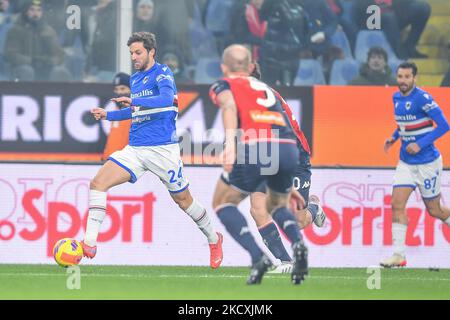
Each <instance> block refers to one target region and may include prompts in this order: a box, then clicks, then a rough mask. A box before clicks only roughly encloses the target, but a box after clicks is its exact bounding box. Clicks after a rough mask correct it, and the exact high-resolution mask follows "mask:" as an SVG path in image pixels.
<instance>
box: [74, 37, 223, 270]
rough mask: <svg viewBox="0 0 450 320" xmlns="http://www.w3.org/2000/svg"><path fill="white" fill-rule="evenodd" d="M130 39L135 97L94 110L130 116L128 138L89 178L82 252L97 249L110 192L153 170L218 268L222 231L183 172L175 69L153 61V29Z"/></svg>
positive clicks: (115, 117) (111, 116)
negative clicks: (200, 234) (204, 241)
mask: <svg viewBox="0 0 450 320" xmlns="http://www.w3.org/2000/svg"><path fill="white" fill-rule="evenodd" d="M127 44H128V47H129V48H130V53H131V59H132V61H133V64H134V68H135V69H136V70H138V71H137V72H136V73H135V74H133V75H132V76H131V79H130V84H131V97H119V98H114V99H112V100H113V101H115V102H117V103H120V104H122V105H124V106H125V108H123V109H121V110H117V111H110V112H106V111H105V110H104V109H102V108H94V109H93V110H92V111H91V112H92V114H93V115H94V117H95V119H97V120H100V119H102V120H103V119H106V120H110V121H120V120H126V119H132V124H131V129H130V139H129V144H128V145H127V146H126V147H125V148H124V149H122V150H120V151H116V152H115V153H113V154H112V155H111V156H110V157H109V158H108V161H107V162H106V163H105V164H104V165H103V166H102V167H101V168H100V170H99V171H98V173H97V175H96V176H95V178H94V179H93V180H92V181H91V183H90V193H89V216H88V220H87V227H86V234H85V237H84V240H83V241H82V246H83V251H84V255H85V256H87V257H89V258H93V257H94V256H95V254H96V251H97V246H96V244H97V236H98V232H99V228H100V225H101V223H102V221H103V219H104V218H105V215H106V192H107V191H108V190H109V189H110V188H111V187H114V186H116V185H119V184H122V183H125V182H131V183H134V182H136V181H137V179H139V178H140V177H141V176H142V175H143V174H144V173H145V172H146V171H150V172H152V173H153V174H155V175H156V176H158V178H159V179H160V180H161V181H162V182H163V184H164V185H165V186H166V188H167V190H168V191H169V193H170V195H171V197H172V198H173V200H174V201H175V202H176V203H177V204H178V206H179V207H180V208H181V209H182V210H183V211H184V212H186V213H187V214H188V215H189V216H190V217H191V218H192V220H194V222H195V223H196V224H197V226H198V228H199V229H200V230H201V231H202V232H203V233H204V235H205V236H206V237H207V239H208V242H209V247H210V265H211V267H212V268H214V269H215V268H218V267H219V266H220V264H221V262H222V258H223V254H222V240H223V237H222V234H220V233H218V232H216V231H215V230H214V227H213V224H212V222H211V219H210V217H209V215H208V213H207V212H206V210H205V208H204V206H202V205H201V204H200V203H199V202H198V201H196V200H195V199H194V198H193V197H192V196H191V194H190V192H189V189H188V186H189V182H188V180H187V178H186V177H185V175H184V173H183V162H182V161H181V158H180V148H179V145H178V137H177V135H176V125H175V124H176V119H177V116H178V99H177V89H176V85H175V82H174V79H173V75H172V72H171V70H170V69H169V67H167V66H166V65H163V64H159V63H158V62H156V61H155V54H156V38H155V35H154V34H152V33H150V32H137V33H133V35H132V36H131V37H130V39H129V40H128V43H127Z"/></svg>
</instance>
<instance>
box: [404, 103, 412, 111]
mask: <svg viewBox="0 0 450 320" xmlns="http://www.w3.org/2000/svg"><path fill="white" fill-rule="evenodd" d="M405 108H406V110H409V109H411V102H410V101H408V102H406V104H405Z"/></svg>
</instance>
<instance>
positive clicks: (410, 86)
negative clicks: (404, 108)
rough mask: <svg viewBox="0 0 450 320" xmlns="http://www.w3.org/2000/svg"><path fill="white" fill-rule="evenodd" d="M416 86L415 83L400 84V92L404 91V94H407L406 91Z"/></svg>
mask: <svg viewBox="0 0 450 320" xmlns="http://www.w3.org/2000/svg"><path fill="white" fill-rule="evenodd" d="M413 87H414V84H412V85H408V84H407V85H406V87H405V86H403V85H402V86H398V89H399V90H400V92H401V93H403V94H405V93H407V92H409V91H411V89H412V88H413Z"/></svg>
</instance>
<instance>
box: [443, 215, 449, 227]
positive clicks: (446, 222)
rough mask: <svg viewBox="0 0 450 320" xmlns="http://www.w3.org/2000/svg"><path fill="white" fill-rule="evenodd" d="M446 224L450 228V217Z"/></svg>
mask: <svg viewBox="0 0 450 320" xmlns="http://www.w3.org/2000/svg"><path fill="white" fill-rule="evenodd" d="M444 223H445V224H446V225H448V226H449V227H450V217H448V218H447V219H446V220H445V221H444Z"/></svg>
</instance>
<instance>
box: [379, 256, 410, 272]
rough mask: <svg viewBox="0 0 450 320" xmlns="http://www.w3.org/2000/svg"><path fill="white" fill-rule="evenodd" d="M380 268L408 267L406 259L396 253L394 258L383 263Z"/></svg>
mask: <svg viewBox="0 0 450 320" xmlns="http://www.w3.org/2000/svg"><path fill="white" fill-rule="evenodd" d="M380 266H382V267H385V268H395V267H406V258H405V257H403V256H401V255H399V254H396V253H394V254H393V255H392V257H389V258H387V259H384V260H383V261H381V262H380Z"/></svg>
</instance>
